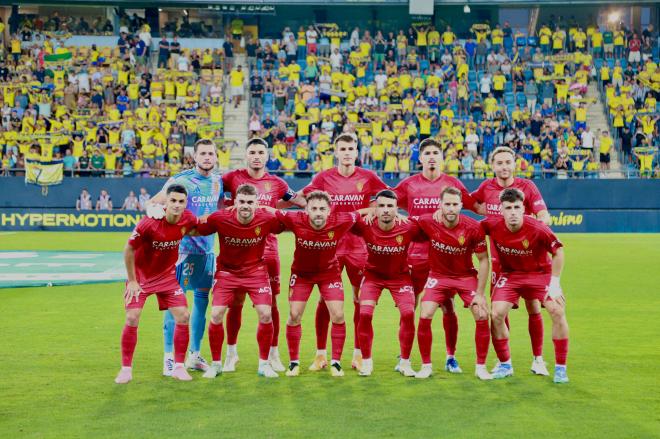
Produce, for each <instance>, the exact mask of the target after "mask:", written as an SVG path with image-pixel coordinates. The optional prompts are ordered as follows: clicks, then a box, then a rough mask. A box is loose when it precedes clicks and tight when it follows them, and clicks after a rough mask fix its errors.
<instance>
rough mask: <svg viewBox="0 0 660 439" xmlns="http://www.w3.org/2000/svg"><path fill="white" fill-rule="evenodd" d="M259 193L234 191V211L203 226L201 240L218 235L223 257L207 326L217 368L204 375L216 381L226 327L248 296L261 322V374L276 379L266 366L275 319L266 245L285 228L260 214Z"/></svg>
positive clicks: (242, 189) (217, 215)
mask: <svg viewBox="0 0 660 439" xmlns="http://www.w3.org/2000/svg"><path fill="white" fill-rule="evenodd" d="M258 205H259V202H258V199H257V188H255V187H254V186H253V185H251V184H242V185H240V186H239V187H238V188H236V198H235V199H234V209H226V210H221V211H219V212H214V213H212V214H211V216H209V217H208V219H207V221H206V223H205V224H200V225H199V227H198V228H197V232H198V233H199V234H200V235H209V234H212V233H217V234H218V240H219V242H220V255H219V256H218V258H217V267H216V272H215V278H214V281H213V306H212V308H211V321H210V322H209V345H210V347H211V356H212V357H213V362H212V363H211V366H210V367H209V368H208V370H207V371H206V373H204V377H205V378H215V377H216V376H218V375H219V374H220V373H221V372H222V362H221V359H222V344H223V342H224V337H225V332H224V328H223V325H222V321H223V319H224V317H225V313H226V312H227V309H228V308H229V306H230V305H231V304H232V303H235V301H236V296H243V295H245V294H248V295H249V296H250V300H252V303H253V304H254V308H255V310H256V311H257V316H258V317H259V326H258V327H257V343H258V345H259V368H258V371H257V372H258V374H259V375H260V376H264V377H267V378H277V376H278V375H277V372H275V371H274V370H273V368H272V366H271V365H270V362H269V361H268V353H269V351H270V343H271V340H272V338H273V320H272V317H271V310H270V307H271V303H272V292H271V289H270V281H269V279H268V267H266V263H265V262H264V250H265V247H266V241H267V239H268V236H269V235H270V234H271V233H280V232H281V231H282V226H281V224H280V222H279V221H278V220H277V218H276V217H275V215H273V214H272V213H269V212H266V211H265V210H263V209H259V210H257V207H258Z"/></svg>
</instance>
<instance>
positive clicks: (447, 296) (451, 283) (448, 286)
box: [422, 273, 478, 308]
mask: <svg viewBox="0 0 660 439" xmlns="http://www.w3.org/2000/svg"><path fill="white" fill-rule="evenodd" d="M477 283H478V282H477V278H476V277H474V276H466V277H453V278H452V277H446V276H442V275H436V274H433V273H431V274H430V275H429V279H428V281H427V282H426V285H425V286H424V296H422V302H435V303H437V304H438V305H442V304H443V303H445V302H446V301H448V300H451V299H453V298H454V296H455V295H457V294H458V295H459V296H460V298H461V300H462V301H463V306H464V307H465V308H468V307H469V306H470V304H471V303H472V300H473V299H474V294H475V293H474V292H475V291H476V290H477Z"/></svg>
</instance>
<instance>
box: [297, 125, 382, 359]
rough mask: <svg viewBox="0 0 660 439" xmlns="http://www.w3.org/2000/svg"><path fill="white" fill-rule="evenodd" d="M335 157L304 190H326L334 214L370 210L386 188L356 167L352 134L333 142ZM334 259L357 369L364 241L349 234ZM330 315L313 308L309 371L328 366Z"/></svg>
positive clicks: (321, 306)
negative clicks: (345, 288)
mask: <svg viewBox="0 0 660 439" xmlns="http://www.w3.org/2000/svg"><path fill="white" fill-rule="evenodd" d="M335 157H336V158H337V167H335V168H332V169H328V170H327V171H323V172H320V173H318V174H316V176H314V179H313V180H312V182H311V183H310V184H309V186H307V187H306V188H304V189H303V193H305V194H307V193H309V192H312V191H317V190H320V191H325V192H327V193H329V194H330V196H331V198H332V209H333V211H335V212H354V211H356V210H359V209H364V208H367V207H369V205H370V204H371V197H373V196H374V195H376V194H377V193H378V192H379V191H381V190H383V189H387V186H386V185H385V183H383V182H382V180H381V179H380V178H378V176H377V175H376V174H375V173H374V172H372V171H367V170H366V169H362V168H360V167H358V166H356V165H355V161H356V160H357V157H358V140H357V137H356V136H355V135H354V134H352V133H342V134H340V135H339V136H337V138H336V139H335ZM337 258H338V260H339V267H340V268H341V270H343V269H344V267H345V268H346V273H347V274H348V278H349V280H350V282H351V285H352V286H353V304H354V305H355V310H354V312H353V326H354V328H353V329H354V343H355V349H354V351H353V361H352V362H351V366H352V367H353V368H355V369H360V367H361V363H362V352H361V351H360V342H359V339H358V333H357V328H358V322H359V319H360V305H359V302H358V298H357V297H358V291H359V289H360V282H361V281H362V274H363V268H364V264H365V262H366V260H367V250H366V247H365V244H364V240H363V239H362V238H360V237H359V236H357V235H355V234H353V233H350V232H349V233H348V234H346V236H344V238H343V239H342V240H341V241H340V243H339V248H338V249H337ZM329 324H330V314H329V312H328V308H327V307H326V305H325V302H323V301H321V302H319V305H318V307H317V309H316V348H317V351H316V358H315V359H314V363H313V364H312V365H311V366H310V368H309V369H310V370H321V369H323V368H324V367H326V366H327V364H328V363H327V359H326V358H327V355H326V343H327V339H328V325H329Z"/></svg>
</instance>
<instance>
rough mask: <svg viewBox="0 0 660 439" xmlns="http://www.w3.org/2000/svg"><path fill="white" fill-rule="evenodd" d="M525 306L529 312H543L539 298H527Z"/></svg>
mask: <svg viewBox="0 0 660 439" xmlns="http://www.w3.org/2000/svg"><path fill="white" fill-rule="evenodd" d="M525 307H526V308H527V313H529V314H538V313H540V312H541V302H539V301H538V300H526V301H525Z"/></svg>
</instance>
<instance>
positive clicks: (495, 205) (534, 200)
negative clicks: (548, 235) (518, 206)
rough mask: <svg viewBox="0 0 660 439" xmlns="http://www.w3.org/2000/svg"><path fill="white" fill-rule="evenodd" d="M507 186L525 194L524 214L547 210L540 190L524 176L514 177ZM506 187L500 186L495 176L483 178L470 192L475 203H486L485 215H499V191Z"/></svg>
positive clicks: (534, 213)
mask: <svg viewBox="0 0 660 439" xmlns="http://www.w3.org/2000/svg"><path fill="white" fill-rule="evenodd" d="M509 187H512V188H515V189H518V190H520V191H522V193H523V194H525V215H536V214H537V213H539V212H540V211H542V210H547V209H548V207H547V206H546V205H545V201H543V197H542V196H541V192H539V189H538V188H537V187H536V185H535V184H534V182H533V181H531V180H527V179H525V178H518V177H516V178H514V179H513V184H512V185H511V186H509ZM504 189H506V188H504V187H502V186H500V184H499V183H498V182H497V178H491V179H488V180H484V181H483V182H482V183H481V184H480V185H479V188H477V190H476V191H474V192H472V197H473V198H474V200H475V201H476V202H477V203H485V204H486V215H487V216H492V215H498V216H499V215H501V213H500V193H501V192H502V191H503V190H504Z"/></svg>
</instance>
